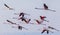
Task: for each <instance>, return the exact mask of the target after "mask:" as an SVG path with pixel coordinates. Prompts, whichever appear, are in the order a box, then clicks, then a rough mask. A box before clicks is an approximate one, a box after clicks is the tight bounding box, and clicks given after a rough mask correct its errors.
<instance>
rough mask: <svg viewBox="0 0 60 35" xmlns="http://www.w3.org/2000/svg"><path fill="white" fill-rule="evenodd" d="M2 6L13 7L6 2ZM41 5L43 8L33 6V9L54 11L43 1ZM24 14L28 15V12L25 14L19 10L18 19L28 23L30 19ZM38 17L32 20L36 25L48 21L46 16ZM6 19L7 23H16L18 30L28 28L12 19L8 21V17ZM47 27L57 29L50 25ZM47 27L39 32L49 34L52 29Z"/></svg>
mask: <svg viewBox="0 0 60 35" xmlns="http://www.w3.org/2000/svg"><path fill="white" fill-rule="evenodd" d="M4 6H5V7H7V8H8V9H9V10H14V9H13V8H10V7H9V6H8V5H7V4H4ZM43 6H44V8H34V9H36V10H49V11H52V12H56V11H55V10H51V9H49V8H48V6H47V5H46V4H45V3H44V4H43ZM15 14H16V13H15ZM25 15H28V14H27V13H24V12H21V13H20V14H19V18H18V20H21V21H24V22H25V23H26V24H29V22H30V21H31V19H27V18H25ZM39 18H40V19H41V20H40V21H39V20H38V19H34V21H35V22H36V23H37V24H38V25H40V24H42V22H43V21H46V22H49V21H47V20H45V18H47V17H46V16H39ZM6 21H7V22H8V23H10V24H13V25H17V26H18V27H17V28H18V29H20V30H22V29H26V30H28V29H27V28H25V27H23V26H21V25H20V24H17V23H14V22H13V21H10V20H9V19H7V20H6ZM32 24H34V23H32ZM42 25H46V24H42ZM48 28H49V29H52V30H56V31H59V30H58V29H56V28H54V27H51V26H48ZM49 29H46V28H44V29H43V30H42V32H41V33H42V34H43V33H44V32H45V31H46V33H47V34H49V32H52V31H50V30H49ZM52 33H53V32H52Z"/></svg>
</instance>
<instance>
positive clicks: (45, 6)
mask: <svg viewBox="0 0 60 35" xmlns="http://www.w3.org/2000/svg"><path fill="white" fill-rule="evenodd" d="M43 6H44V8H35V9H39V10H49V11H53V12H56V11H55V10H51V9H49V8H48V6H47V5H46V4H45V3H44V4H43Z"/></svg>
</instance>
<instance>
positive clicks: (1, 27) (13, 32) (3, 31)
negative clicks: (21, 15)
mask: <svg viewBox="0 0 60 35" xmlns="http://www.w3.org/2000/svg"><path fill="white" fill-rule="evenodd" d="M4 3H6V4H7V5H8V6H10V7H12V8H14V10H8V9H7V8H6V7H5V6H4ZM44 3H46V4H47V6H48V7H49V9H52V10H56V12H52V11H46V10H36V9H34V8H35V7H37V8H43V4H44ZM59 3H60V0H0V35H59V34H60V32H57V31H53V32H54V33H51V32H50V33H49V34H46V32H45V33H44V34H41V31H42V29H43V27H47V26H49V25H50V26H52V27H54V28H56V29H59V30H60V4H59ZM20 12H25V13H28V14H30V15H27V16H26V17H27V18H31V19H32V21H31V22H34V20H33V19H39V16H41V15H44V16H46V17H47V18H46V20H49V21H50V22H49V23H47V22H43V24H46V25H47V26H43V25H31V24H25V22H20V21H19V20H17V19H12V18H13V17H18V15H14V13H20ZM7 19H9V20H11V21H13V22H16V23H18V24H21V25H22V26H24V27H26V28H28V29H29V30H25V29H23V30H22V31H21V30H18V29H17V28H12V26H14V25H11V24H10V25H9V24H4V23H6V20H7ZM34 23H36V22H34ZM38 29H40V30H38Z"/></svg>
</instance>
